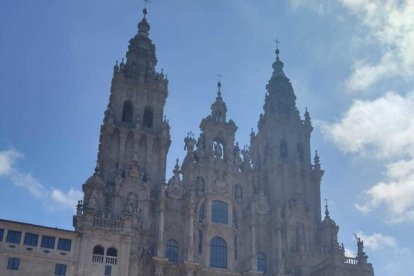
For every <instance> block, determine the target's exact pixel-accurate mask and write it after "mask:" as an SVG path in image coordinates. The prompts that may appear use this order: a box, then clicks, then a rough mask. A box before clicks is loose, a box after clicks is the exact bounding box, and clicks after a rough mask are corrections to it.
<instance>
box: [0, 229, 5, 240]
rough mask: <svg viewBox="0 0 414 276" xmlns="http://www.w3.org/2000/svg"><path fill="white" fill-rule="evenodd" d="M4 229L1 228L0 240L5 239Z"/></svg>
mask: <svg viewBox="0 0 414 276" xmlns="http://www.w3.org/2000/svg"><path fill="white" fill-rule="evenodd" d="M3 235H4V229H2V228H0V241H3Z"/></svg>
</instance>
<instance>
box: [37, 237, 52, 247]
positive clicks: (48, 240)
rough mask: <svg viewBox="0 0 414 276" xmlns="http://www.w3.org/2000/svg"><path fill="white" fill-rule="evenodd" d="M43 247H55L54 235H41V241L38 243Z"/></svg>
mask: <svg viewBox="0 0 414 276" xmlns="http://www.w3.org/2000/svg"><path fill="white" fill-rule="evenodd" d="M40 246H41V247H43V248H50V249H54V248H55V237H50V236H42V243H41V245H40Z"/></svg>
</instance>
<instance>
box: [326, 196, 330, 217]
mask: <svg viewBox="0 0 414 276" xmlns="http://www.w3.org/2000/svg"><path fill="white" fill-rule="evenodd" d="M325 216H326V217H329V210H328V199H326V198H325Z"/></svg>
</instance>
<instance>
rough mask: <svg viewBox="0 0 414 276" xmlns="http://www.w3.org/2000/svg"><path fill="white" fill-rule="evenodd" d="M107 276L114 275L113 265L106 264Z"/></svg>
mask: <svg viewBox="0 0 414 276" xmlns="http://www.w3.org/2000/svg"><path fill="white" fill-rule="evenodd" d="M104 275H105V276H108V275H112V266H110V265H106V266H105V274H104Z"/></svg>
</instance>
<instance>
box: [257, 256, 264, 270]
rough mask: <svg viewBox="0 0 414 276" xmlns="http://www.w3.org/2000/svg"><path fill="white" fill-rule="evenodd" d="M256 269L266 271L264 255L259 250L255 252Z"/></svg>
mask: <svg viewBox="0 0 414 276" xmlns="http://www.w3.org/2000/svg"><path fill="white" fill-rule="evenodd" d="M257 270H258V271H261V272H265V271H266V255H265V254H263V253H261V252H260V253H258V254H257Z"/></svg>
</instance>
